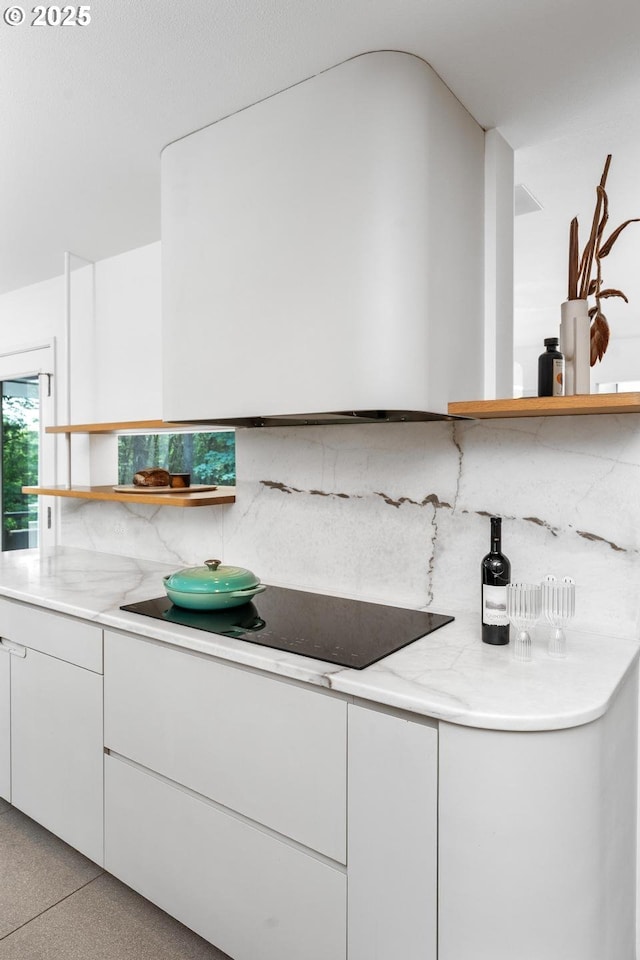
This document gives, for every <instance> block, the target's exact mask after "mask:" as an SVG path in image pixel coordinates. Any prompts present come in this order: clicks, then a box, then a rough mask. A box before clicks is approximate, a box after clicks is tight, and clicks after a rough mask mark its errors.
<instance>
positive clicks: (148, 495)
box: [22, 420, 236, 507]
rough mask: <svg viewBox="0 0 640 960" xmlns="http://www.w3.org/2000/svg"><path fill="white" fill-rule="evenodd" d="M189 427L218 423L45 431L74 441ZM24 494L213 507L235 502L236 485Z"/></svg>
mask: <svg viewBox="0 0 640 960" xmlns="http://www.w3.org/2000/svg"><path fill="white" fill-rule="evenodd" d="M185 429H186V430H190V431H192V432H193V433H201V432H203V431H206V430H211V429H216V427H215V424H206V423H200V422H198V423H197V424H195V423H167V422H166V421H165V420H122V421H117V422H113V423H73V424H67V425H63V426H55V427H45V433H59V434H67V435H68V437H69V439H68V441H67V443H69V444H70V443H71V434H80V433H90V434H99V433H105V434H106V433H126V432H127V431H128V432H132V433H141V432H145V431H150V432H153V433H158V432H160V431H161V430H162V431H169V432H172V431H178V430H182V431H183V430H185ZM22 492H23V493H28V494H35V495H36V496H38V497H70V498H72V499H74V500H111V501H115V502H118V503H145V504H151V505H152V506H163V507H211V506H217V505H219V504H223V503H235V502H236V496H235V493H236V488H235V487H218V489H217V490H206V491H205V490H196V489H193V488H187V489H185V490H184V491H181V492H180V493H173V492H172V493H154V492H153V487H149V489H148V492H144V493H123V492H120V491H117V490H114V489H113V486H109V485H107V486H95V487H80V486H74V485H73V484H72V485H71V486H56V487H23V488H22Z"/></svg>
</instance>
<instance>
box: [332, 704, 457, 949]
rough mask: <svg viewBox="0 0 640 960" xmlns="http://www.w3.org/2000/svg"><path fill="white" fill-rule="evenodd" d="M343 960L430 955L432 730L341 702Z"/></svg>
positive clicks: (434, 849)
mask: <svg viewBox="0 0 640 960" xmlns="http://www.w3.org/2000/svg"><path fill="white" fill-rule="evenodd" d="M348 820H349V848H348V864H349V874H348V875H349V915H348V928H349V935H348V945H349V947H348V956H349V960H390V958H392V957H398V958H400V957H401V958H402V960H435V958H436V957H437V951H438V944H437V933H438V928H437V902H438V731H437V729H436V727H435V726H434V725H430V724H429V723H428V721H421V720H420V719H418V718H416V720H408V719H407V718H406V717H402V716H391V715H389V714H387V713H382V712H379V711H376V710H374V709H369V708H363V707H359V706H356V705H353V704H350V705H349V817H348Z"/></svg>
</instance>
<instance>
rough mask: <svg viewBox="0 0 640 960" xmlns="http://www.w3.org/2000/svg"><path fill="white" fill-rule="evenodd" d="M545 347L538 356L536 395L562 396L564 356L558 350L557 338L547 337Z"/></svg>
mask: <svg viewBox="0 0 640 960" xmlns="http://www.w3.org/2000/svg"><path fill="white" fill-rule="evenodd" d="M544 345H545V347H546V348H547V349H546V350H545V352H544V353H541V354H540V356H539V357H538V396H539V397H563V396H564V357H563V356H562V354H561V353H560V351H559V350H558V338H557V337H547V339H546V340H545V341H544Z"/></svg>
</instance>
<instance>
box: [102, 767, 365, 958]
mask: <svg viewBox="0 0 640 960" xmlns="http://www.w3.org/2000/svg"><path fill="white" fill-rule="evenodd" d="M238 762H239V763H240V762H241V760H240V758H238ZM105 795H106V821H105V851H106V862H105V866H106V868H107V870H109V871H110V872H111V873H113V874H114V875H115V876H117V877H119V878H120V879H121V880H123V881H124V883H126V884H128V885H129V886H131V887H133V888H134V889H135V890H137V891H139V892H140V893H141V894H142V895H143V896H145V897H147V899H149V900H151V901H153V903H156V904H157V905H158V906H160V907H162V908H163V909H164V910H166V911H167V912H168V913H170V914H172V915H173V916H174V917H177V918H178V919H179V920H181V921H182V922H183V923H185V924H186V925H187V926H188V927H190V928H191V929H192V930H195V931H196V932H197V933H199V934H200V935H201V936H203V937H205V938H206V939H207V940H209V941H211V942H212V943H214V944H215V945H216V946H217V947H219V948H220V949H221V950H224V951H225V953H228V954H229V955H230V956H231V957H233V958H234V960H258V958H259V960H302V958H304V960H345V955H346V954H345V951H346V917H345V914H346V876H345V872H344V869H343V868H340V867H338V866H337V865H336V864H331V863H327V862H323V861H322V860H321V859H319V858H317V857H313V856H310V855H309V853H308V852H305V851H303V850H301V849H299V848H297V847H296V846H294V845H292V844H290V843H287V842H285V841H284V840H282V839H280V838H278V837H276V836H273V835H270V834H268V833H266V832H265V831H263V830H259V829H256V828H255V827H254V826H252V825H251V824H250V823H248V822H246V821H243V820H241V819H239V818H238V817H237V816H234V815H233V814H232V813H231V812H229V811H226V810H224V809H222V808H220V807H218V806H214V805H213V804H210V803H207V802H206V801H204V800H203V799H202V798H201V797H198V796H195V795H194V794H189V793H188V792H187V791H185V790H184V789H182V788H180V787H178V786H177V785H176V784H171V783H169V782H168V781H165V780H161V779H160V778H159V777H157V776H152V775H150V774H149V773H146V772H145V771H143V770H141V769H140V768H139V767H134V766H133V765H132V764H130V763H126V762H124V761H122V760H119V759H117V758H115V757H113V756H108V757H106V758H105Z"/></svg>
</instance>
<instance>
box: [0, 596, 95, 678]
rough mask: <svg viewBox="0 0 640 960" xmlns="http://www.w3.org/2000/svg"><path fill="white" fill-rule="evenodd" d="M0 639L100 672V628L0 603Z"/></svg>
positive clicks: (21, 605)
mask: <svg viewBox="0 0 640 960" xmlns="http://www.w3.org/2000/svg"><path fill="white" fill-rule="evenodd" d="M0 636H2V637H6V639H7V640H13V641H14V643H21V644H23V646H25V647H30V648H31V649H32V650H39V651H40V653H47V654H49V656H52V657H56V658H57V659H58V660H66V661H67V663H74V664H76V666H78V667H84V668H85V669H86V670H93V671H94V673H102V629H101V627H98V626H96V625H95V624H93V623H88V622H87V621H85V620H77V619H76V618H75V617H67V616H65V615H64V614H62V613H52V612H51V611H49V610H42V609H40V608H39V607H32V606H30V605H29V604H26V603H20V602H19V601H17V600H6V599H2V600H0Z"/></svg>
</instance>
